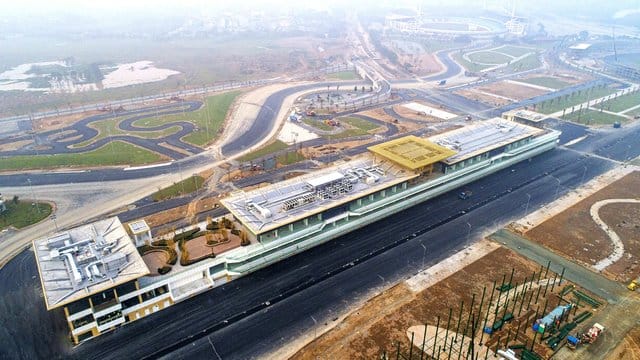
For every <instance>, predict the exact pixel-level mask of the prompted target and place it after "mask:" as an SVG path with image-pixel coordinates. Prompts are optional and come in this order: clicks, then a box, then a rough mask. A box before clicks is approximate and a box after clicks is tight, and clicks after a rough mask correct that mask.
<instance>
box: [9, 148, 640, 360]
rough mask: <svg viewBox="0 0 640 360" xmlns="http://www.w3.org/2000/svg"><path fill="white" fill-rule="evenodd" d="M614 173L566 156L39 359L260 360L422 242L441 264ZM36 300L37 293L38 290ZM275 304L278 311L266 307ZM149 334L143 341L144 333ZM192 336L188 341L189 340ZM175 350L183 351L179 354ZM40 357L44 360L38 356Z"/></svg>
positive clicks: (376, 281) (550, 157)
mask: <svg viewBox="0 0 640 360" xmlns="http://www.w3.org/2000/svg"><path fill="white" fill-rule="evenodd" d="M623 139H626V140H621V141H632V142H633V143H637V140H636V139H637V138H633V137H628V138H623ZM589 140H590V139H586V140H584V141H589ZM618 142H619V141H618V140H617V138H615V137H613V138H609V142H604V143H601V144H600V147H602V148H606V147H607V146H608V145H609V144H610V143H618ZM612 165H613V163H612V162H611V161H608V160H605V159H602V158H599V157H594V156H586V155H584V154H582V153H580V152H578V151H573V150H563V149H557V150H555V151H552V152H549V153H546V154H543V155H541V156H538V157H536V158H534V159H532V161H530V162H523V163H521V164H518V165H516V166H514V167H513V168H511V169H507V170H504V171H501V172H499V173H496V174H493V175H491V176H488V177H486V178H484V179H481V180H479V181H477V182H475V183H473V184H471V185H469V186H465V188H469V189H471V190H472V191H473V193H474V196H473V197H472V198H471V199H469V200H466V201H462V200H459V199H457V196H456V194H455V191H453V192H452V193H450V194H445V195H443V196H440V197H438V198H436V199H433V200H430V201H428V202H425V203H423V204H420V205H417V206H415V207H413V208H411V209H408V210H406V211H403V212H402V213H399V214H397V215H394V216H392V217H389V218H387V219H384V220H382V221H379V222H377V223H375V224H373V225H371V226H368V227H367V228H364V229H361V230H358V231H355V232H352V233H350V234H348V235H345V236H342V237H340V238H338V239H335V240H333V241H331V242H329V243H327V244H324V245H321V246H318V247H316V248H314V249H311V250H309V251H306V252H305V253H302V254H300V255H297V256H294V257H292V258H289V259H285V260H283V261H282V262H280V263H277V264H274V265H273V266H271V267H269V268H266V269H263V270H261V271H258V272H256V273H254V274H251V275H249V276H247V277H245V278H242V279H239V280H236V281H234V282H232V283H230V284H227V285H225V286H222V287H219V288H216V289H213V290H212V291H209V292H207V293H204V294H202V295H199V296H196V297H194V298H192V299H189V300H187V301H185V302H182V303H180V304H177V305H176V306H173V307H171V308H169V309H167V310H164V311H162V312H159V313H157V314H154V315H152V316H150V317H149V318H146V319H144V320H142V321H138V322H134V323H132V324H130V325H128V326H125V327H123V328H120V329H118V330H116V331H114V332H111V333H108V334H105V335H103V336H101V337H100V338H98V339H95V340H92V341H89V342H87V343H85V344H83V345H81V346H79V347H78V348H76V349H74V350H71V351H70V350H68V349H67V350H66V351H65V352H64V353H62V354H60V353H57V351H59V345H56V344H58V343H57V342H56V341H53V340H52V339H51V337H54V338H56V339H57V338H59V337H60V336H61V335H63V334H61V333H59V332H53V333H50V334H49V335H47V337H45V338H43V339H42V341H41V344H42V345H41V346H40V347H38V351H40V354H43V353H46V354H50V355H51V356H52V357H56V356H60V357H66V356H71V357H73V358H82V359H90V358H96V359H109V358H113V359H116V358H118V359H119V358H138V357H142V356H146V355H151V354H152V353H154V352H155V354H156V355H166V356H169V357H170V358H174V357H175V358H188V357H190V356H192V355H195V356H196V357H197V358H199V357H201V356H207V357H208V356H210V354H211V353H210V351H213V348H212V346H211V343H212V344H214V347H215V349H216V351H217V352H218V353H219V354H220V355H221V356H222V358H224V359H244V358H248V357H257V356H259V355H260V354H261V352H263V351H266V350H269V349H271V348H273V347H277V346H280V345H282V344H283V343H284V342H287V341H289V340H291V339H292V337H294V336H295V335H296V334H298V333H299V332H300V331H302V330H305V329H308V328H310V326H311V325H312V324H313V322H312V321H311V318H310V317H309V315H313V316H314V318H315V319H316V320H318V321H322V322H324V321H330V319H331V318H332V317H333V314H335V312H336V311H337V310H339V309H340V308H342V307H343V306H344V304H349V303H351V302H352V301H353V300H354V298H356V297H358V296H359V295H363V294H365V293H366V292H367V291H369V290H370V289H371V288H372V287H376V286H379V285H382V283H383V282H384V283H389V282H390V281H392V280H395V279H399V278H400V277H403V276H406V275H407V274H408V273H413V272H415V271H416V270H417V266H418V265H419V264H420V263H421V262H422V254H423V248H422V246H421V245H420V244H421V243H422V244H424V245H425V246H426V247H427V249H428V250H427V253H426V254H427V256H426V257H425V261H426V263H427V264H428V263H432V262H434V261H436V260H438V259H441V258H443V257H445V256H447V255H448V254H449V253H450V252H451V251H453V250H454V249H457V248H459V247H461V246H463V245H464V244H465V243H467V240H468V239H467V232H468V229H469V227H468V226H469V225H471V229H472V231H471V234H472V235H473V234H475V233H477V232H480V231H481V230H484V229H486V227H487V226H489V227H491V226H493V225H492V224H493V223H494V222H496V221H499V220H504V219H510V218H515V217H518V216H520V215H522V214H523V213H524V210H525V207H526V202H527V199H528V198H529V196H530V197H531V201H530V203H529V210H530V211H532V210H533V209H535V208H536V207H538V206H539V205H540V204H542V203H545V202H548V201H550V200H552V197H553V196H554V195H555V193H556V192H558V193H559V194H562V193H564V192H566V191H569V190H570V189H571V188H574V187H576V186H577V185H579V183H581V182H583V181H587V180H589V179H591V178H592V177H594V176H597V175H598V174H601V173H603V172H604V171H606V170H607V169H609V168H611V166H612ZM584 169H586V170H584ZM547 173H548V175H547ZM556 178H557V179H559V181H560V184H559V185H558V180H556ZM467 223H469V225H467ZM372 229H375V231H372ZM17 262H18V260H14V261H12V262H10V263H9V264H8V265H7V266H5V269H13V267H14V266H17V265H16V264H17ZM352 263H353V264H354V265H353V266H352V265H350V264H352ZM7 274H9V276H10V278H8V277H7ZM327 274H331V276H326V275H327ZM34 275H35V272H33V273H28V272H25V274H23V275H21V277H20V278H16V272H15V271H12V270H9V271H8V272H6V271H5V270H3V271H1V272H0V285H2V284H4V283H5V282H7V281H11V282H15V283H18V284H21V283H23V282H24V286H35V289H34V290H36V289H37V287H38V286H39V285H38V283H37V278H31V276H34ZM378 275H379V276H378ZM32 293H36V294H37V291H33V292H32ZM285 295H286V296H285ZM267 301H269V302H270V303H271V304H272V305H271V306H265V305H264V304H265V303H266V302H267ZM33 311H41V312H42V311H44V306H43V305H42V307H41V308H40V309H38V308H37V307H32V308H29V309H25V308H22V307H21V308H18V309H16V308H10V309H7V312H9V313H14V314H15V316H18V317H19V316H24V317H25V319H26V320H25V322H24V323H21V324H17V325H16V326H14V328H15V333H14V334H13V336H11V337H10V338H6V337H5V338H2V339H0V344H1V345H2V346H0V349H1V350H0V351H4V352H6V353H7V354H13V353H16V352H18V351H25V353H29V354H31V352H30V351H33V350H29V349H30V348H29V346H32V345H33V343H32V342H30V340H29V339H30V336H27V337H24V334H25V333H23V332H22V331H20V329H22V330H23V331H24V332H26V333H28V330H27V329H30V328H31V327H33V326H34V325H33V324H32V323H29V321H30V320H29V319H30V317H32V316H33V317H36V318H38V319H41V318H42V316H35V315H29V316H27V314H31V312H33ZM243 313H244V315H243ZM21 314H23V315H21ZM229 319H231V320H235V321H228V320H229ZM225 320H227V321H228V322H227V323H225V322H224V321H225ZM43 321H44V322H43ZM48 321H51V320H48ZM39 322H41V323H40V324H39V326H42V327H43V328H47V329H49V328H55V326H53V324H51V323H47V322H46V321H45V320H39ZM203 331H205V332H204V333H203ZM142 333H144V335H140V334H142ZM20 334H22V335H20ZM43 336H44V335H43ZM190 336H191V338H190V339H189V340H187V341H186V342H185V340H184V339H185V338H188V337H190ZM203 336H204V337H203ZM238 339H242V340H238ZM210 341H211V343H210ZM192 343H193V344H194V345H192ZM173 344H176V346H175V347H173V348H171V347H170V346H171V345H173ZM44 347H47V349H48V350H47V349H43V348H44ZM47 351H49V352H48V353H47ZM67 351H70V352H67ZM33 357H41V356H39V355H38V356H36V355H35V354H34V356H33Z"/></svg>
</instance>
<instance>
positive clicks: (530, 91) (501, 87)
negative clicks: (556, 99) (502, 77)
mask: <svg viewBox="0 0 640 360" xmlns="http://www.w3.org/2000/svg"><path fill="white" fill-rule="evenodd" d="M478 90H480V91H485V92H488V93H490V94H496V95H500V96H504V97H508V98H511V99H515V100H524V99H529V98H532V97H534V96H538V95H542V94H546V93H547V91H544V90H540V89H534V88H532V87H528V86H522V85H517V84H512V83H508V82H505V81H500V82H497V83H492V84H489V85H486V86H481V87H479V88H478Z"/></svg>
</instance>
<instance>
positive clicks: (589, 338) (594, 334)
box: [580, 323, 604, 344]
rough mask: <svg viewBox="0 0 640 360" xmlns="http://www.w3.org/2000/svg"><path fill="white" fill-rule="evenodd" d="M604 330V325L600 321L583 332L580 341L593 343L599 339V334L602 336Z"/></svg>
mask: <svg viewBox="0 0 640 360" xmlns="http://www.w3.org/2000/svg"><path fill="white" fill-rule="evenodd" d="M603 331H604V326H602V325H600V324H598V323H595V324H593V326H592V327H591V328H589V330H587V332H585V333H584V334H582V336H580V343H581V344H593V343H594V342H595V341H596V340H598V336H600V334H602V332H603Z"/></svg>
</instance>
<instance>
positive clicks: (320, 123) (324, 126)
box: [302, 119, 333, 131]
mask: <svg viewBox="0 0 640 360" xmlns="http://www.w3.org/2000/svg"><path fill="white" fill-rule="evenodd" d="M302 122H303V123H305V124H307V125H309V126H311V127H314V128H316V129H318V130H322V131H331V130H333V126H330V125H327V124H325V123H324V122H323V121H322V120H313V119H303V120H302Z"/></svg>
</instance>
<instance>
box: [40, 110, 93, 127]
mask: <svg viewBox="0 0 640 360" xmlns="http://www.w3.org/2000/svg"><path fill="white" fill-rule="evenodd" d="M98 114H103V112H101V111H97V110H94V111H85V112H83V113H79V114H73V115H66V116H56V117H47V118H43V119H38V120H34V121H33V130H35V131H36V132H40V131H47V130H55V129H61V128H63V127H65V126H69V125H73V124H75V123H76V122H78V121H79V120H81V119H84V118H86V117H89V116H92V115H98Z"/></svg>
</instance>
